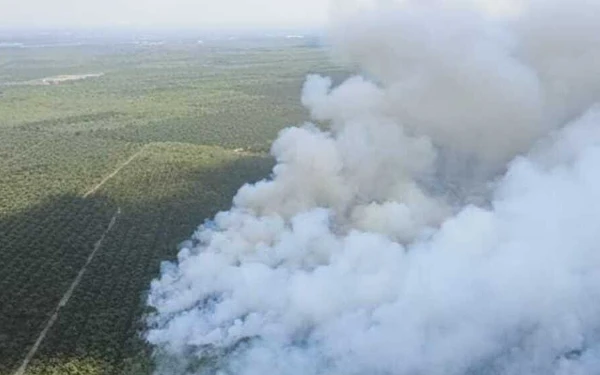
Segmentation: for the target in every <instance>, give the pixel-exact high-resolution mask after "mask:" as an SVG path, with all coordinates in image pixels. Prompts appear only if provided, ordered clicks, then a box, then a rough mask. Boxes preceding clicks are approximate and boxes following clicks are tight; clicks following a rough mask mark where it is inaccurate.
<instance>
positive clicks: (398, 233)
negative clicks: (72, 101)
mask: <svg viewBox="0 0 600 375" xmlns="http://www.w3.org/2000/svg"><path fill="white" fill-rule="evenodd" d="M465 4H466V2H460V4H459V3H458V2H452V1H437V2H436V1H433V2H429V3H428V5H422V4H421V5H419V4H412V3H411V2H406V3H404V4H401V5H398V4H386V5H379V6H376V7H373V8H371V9H370V10H369V11H367V12H365V11H363V12H361V13H360V15H354V16H347V15H346V16H345V17H344V19H343V20H340V21H338V23H337V24H336V25H335V27H334V30H333V31H332V34H331V35H332V39H333V41H334V42H335V46H336V53H337V56H338V57H341V58H342V59H345V61H347V62H350V63H353V64H357V65H358V66H359V67H360V68H361V69H363V70H364V72H365V75H366V76H368V77H369V78H368V79H367V78H363V77H353V78H350V79H349V80H347V81H346V82H344V83H342V84H341V85H340V86H338V87H333V86H332V82H331V80H329V79H328V78H324V77H319V76H310V77H308V78H307V81H306V84H305V87H304V90H303V94H302V103H303V104H304V105H305V106H306V107H307V108H308V109H309V110H310V112H311V115H312V117H313V119H314V120H316V121H319V122H320V123H328V124H329V127H328V129H329V130H327V131H325V130H321V129H320V128H318V127H317V126H315V125H312V124H306V125H304V126H302V127H294V128H289V129H286V130H284V131H282V132H281V134H280V136H279V138H278V139H277V141H276V142H275V143H274V144H273V147H272V154H273V155H274V157H275V158H276V160H277V166H276V167H275V168H274V170H273V175H272V178H270V179H269V180H265V181H261V182H259V183H256V184H253V185H246V186H244V187H242V188H241V189H240V190H239V192H238V194H237V196H236V197H235V199H234V202H233V207H232V208H231V210H229V211H227V212H222V213H219V214H218V215H217V216H216V217H215V218H214V220H212V221H210V222H207V223H206V224H204V225H202V226H200V227H199V229H198V231H197V232H196V233H195V234H194V236H193V238H192V240H190V241H189V242H188V243H187V244H186V246H185V248H183V249H182V250H181V252H180V253H179V256H178V261H177V262H176V263H165V264H164V265H163V269H162V274H161V277H160V278H159V279H157V280H155V281H154V282H153V283H152V286H151V291H150V295H149V300H148V304H149V305H150V306H152V307H153V308H154V309H155V310H156V312H155V313H154V314H153V315H152V316H150V317H149V318H148V324H149V330H148V335H147V338H148V341H149V342H150V343H151V344H153V345H155V347H156V359H157V373H159V374H178V373H182V374H183V373H198V374H204V373H206V374H212V373H217V374H235V375H259V374H261V375H262V374H278V375H279V374H280V375H325V374H327V375H330V374H331V375H333V374H336V375H354V374H356V375H358V374H385V375H387V374H394V375H413V374H428V375H435V374H440V375H442V374H443V375H452V374H456V375H466V374H469V375H484V374H506V375H509V374H515V375H516V374H539V375H542V374H543V375H548V374H555V375H567V374H573V375H575V374H591V373H595V372H597V369H598V368H600V318H599V317H600V272H598V270H600V245H599V244H600V231H599V230H598V223H600V172H598V167H597V166H598V165H600V109H599V108H597V107H595V106H594V104H595V103H596V102H597V101H598V100H599V99H600V64H597V62H598V61H600V3H597V2H595V1H583V0H578V1H566V0H565V1H558V0H552V1H543V2H542V1H531V2H521V3H520V6H521V8H520V9H521V11H520V12H519V13H510V15H509V16H499V15H497V14H496V15H494V14H490V13H485V12H483V11H480V10H476V7H471V6H467V5H465ZM474 195H476V196H477V197H478V198H480V199H479V200H476V201H474V200H473V196H474ZM468 202H478V203H479V202H482V203H481V204H470V203H468Z"/></svg>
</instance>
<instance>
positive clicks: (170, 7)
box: [0, 0, 329, 28]
mask: <svg viewBox="0 0 600 375" xmlns="http://www.w3.org/2000/svg"><path fill="white" fill-rule="evenodd" d="M328 6H329V4H328V0H0V27H36V28H37V27H39V28H44V27H96V26H111V25H115V26H142V27H177V28H207V27H208V28H210V27H307V26H308V27H314V26H322V25H324V24H325V23H326V21H327V14H328Z"/></svg>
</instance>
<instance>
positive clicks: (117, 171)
mask: <svg viewBox="0 0 600 375" xmlns="http://www.w3.org/2000/svg"><path fill="white" fill-rule="evenodd" d="M147 147H148V145H144V146H143V147H142V148H141V149H139V150H138V152H136V153H135V154H133V155H131V156H130V157H129V159H127V160H126V161H125V162H123V164H121V165H119V166H118V167H117V168H116V169H115V170H114V171H112V172H111V173H110V174H109V175H107V176H106V177H104V178H103V179H102V181H100V182H99V183H98V184H96V185H95V186H94V187H93V188H91V189H90V190H88V191H87V192H86V193H85V194H83V197H84V198H87V197H89V196H90V195H92V194H94V193H95V192H96V191H98V189H100V188H101V187H102V185H104V184H105V183H106V182H107V181H108V180H110V179H111V178H113V177H115V176H116V175H117V173H119V172H120V171H121V169H123V168H125V167H126V166H128V165H129V164H130V163H131V162H132V161H134V160H135V159H136V158H137V157H138V156H140V154H141V153H142V152H143V151H144V150H145V149H146V148H147Z"/></svg>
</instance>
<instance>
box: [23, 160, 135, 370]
mask: <svg viewBox="0 0 600 375" xmlns="http://www.w3.org/2000/svg"><path fill="white" fill-rule="evenodd" d="M140 151H141V150H140ZM120 214H121V209H120V208H119V209H117V212H115V214H114V215H113V217H112V219H111V220H110V223H109V224H108V227H107V228H106V230H105V231H104V233H102V236H101V237H100V239H99V240H98V241H96V243H95V244H94V249H93V250H92V252H91V253H90V255H89V256H88V258H87V260H86V262H85V264H84V265H83V267H82V268H81V269H80V270H79V273H78V274H77V277H76V278H75V280H73V283H71V286H70V287H69V289H68V290H67V291H66V292H65V294H64V295H63V296H62V298H61V299H60V301H59V302H58V305H57V306H56V308H55V309H54V312H53V313H52V316H51V317H50V319H49V320H48V323H46V326H45V327H44V329H43V330H42V332H41V333H40V335H39V336H38V338H37V340H35V344H33V346H32V347H31V349H29V352H28V353H27V355H26V356H25V359H24V360H23V363H21V366H19V368H18V369H17V371H15V373H14V375H24V374H25V371H26V370H27V366H29V362H31V360H32V359H33V357H34V356H35V353H37V351H38V349H39V347H40V345H41V344H42V342H43V341H44V338H46V335H47V334H48V331H49V330H50V328H52V326H53V325H54V323H55V322H56V320H57V319H58V313H59V312H60V309H61V308H62V307H63V306H65V305H66V304H67V303H68V302H69V300H70V299H71V296H72V295H73V292H74V291H75V289H76V288H77V286H78V285H79V283H80V282H81V279H82V278H83V275H84V274H85V272H86V271H87V267H88V266H89V264H90V263H91V262H92V260H94V257H95V256H96V253H97V252H98V250H99V249H100V247H101V246H102V242H104V238H105V237H106V235H107V234H108V233H109V232H110V230H111V229H112V228H113V226H114V225H115V223H116V222H117V217H118V216H119V215H120Z"/></svg>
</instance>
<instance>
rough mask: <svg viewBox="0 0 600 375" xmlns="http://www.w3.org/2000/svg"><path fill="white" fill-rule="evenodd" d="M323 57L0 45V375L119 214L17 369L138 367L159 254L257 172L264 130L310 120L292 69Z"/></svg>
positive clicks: (286, 47) (314, 51)
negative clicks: (49, 81) (46, 81)
mask: <svg viewBox="0 0 600 375" xmlns="http://www.w3.org/2000/svg"><path fill="white" fill-rule="evenodd" d="M327 61H328V60H327V54H326V53H325V51H324V50H322V49H319V48H313V47H306V46H302V45H299V44H291V43H287V44H286V43H279V44H277V45H274V46H269V45H268V44H264V45H260V46H259V47H256V46H255V47H253V48H244V47H243V46H240V45H236V46H226V45H221V46H211V47H205V46H202V45H197V44H184V43H179V44H174V45H169V44H165V45H162V46H153V47H147V46H136V45H120V46H117V45H112V46H109V45H97V46H74V47H52V48H24V49H17V48H15V49H5V50H0V375H5V374H6V375H8V374H12V373H14V371H15V370H16V369H17V368H18V367H19V365H20V364H21V362H22V361H23V359H24V358H25V356H26V354H27V352H28V351H29V349H30V348H31V347H32V345H33V344H34V342H35V341H36V339H37V338H38V335H39V334H40V333H41V332H42V330H43V329H44V327H45V326H46V325H47V323H48V321H49V319H50V318H51V316H52V314H53V313H54V311H55V309H56V307H57V305H58V303H59V301H60V300H61V298H63V296H64V295H65V293H66V292H67V290H69V288H70V286H71V284H72V283H73V281H74V280H75V279H76V278H77V275H78V273H79V272H80V270H81V269H82V268H83V266H84V265H85V264H86V261H87V260H88V257H89V256H90V254H91V253H92V251H93V250H94V247H95V244H96V242H97V241H98V240H99V239H100V238H101V237H102V236H103V234H104V233H105V231H106V229H107V226H108V224H109V222H110V221H111V219H112V218H113V216H114V215H115V213H116V212H117V210H119V212H120V214H119V215H118V216H117V219H116V222H115V225H114V226H113V227H112V229H111V230H110V231H108V232H107V233H106V236H105V238H104V240H103V242H102V243H101V246H100V247H99V250H98V251H97V253H95V257H94V258H93V259H92V261H91V262H90V263H89V265H88V266H87V268H86V271H85V273H84V274H83V276H82V278H81V281H80V283H79V284H78V285H77V286H76V288H75V289H74V291H73V294H72V295H71V297H70V299H69V300H68V302H67V303H66V304H64V306H61V307H60V309H59V311H58V318H57V319H56V321H55V322H54V324H53V325H52V327H51V328H50V330H49V331H48V332H47V335H46V336H45V339H44V340H43V341H42V343H41V345H40V347H39V350H38V351H37V352H36V354H35V356H34V357H33V359H32V361H31V363H30V364H29V366H28V368H27V371H26V373H27V374H31V375H33V374H36V375H37V374H40V375H41V374H148V373H149V372H151V368H152V364H151V361H150V359H149V348H147V347H146V345H145V344H144V342H143V340H142V339H141V336H140V335H141V333H142V329H143V324H142V321H141V318H142V316H143V314H144V312H145V309H146V308H145V305H144V299H145V291H146V290H147V288H148V286H149V283H150V280H152V279H153V278H154V277H156V276H157V275H158V270H159V266H160V262H161V261H163V260H167V259H172V258H173V257H174V256H175V255H176V252H177V245H178V243H180V242H181V241H183V240H185V239H187V238H188V237H189V236H190V235H191V234H192V232H193V231H194V229H195V228H196V226H197V225H198V224H199V223H201V222H202V221H203V220H204V219H205V218H209V217H211V216H213V215H214V214H215V213H216V212H217V211H219V210H222V209H225V208H227V207H228V206H229V205H230V202H231V198H232V197H233V195H234V194H235V192H236V190H237V188H238V187H239V186H241V185H242V184H243V183H245V182H248V181H256V180H258V179H260V178H264V177H266V176H267V175H268V173H269V171H270V168H271V167H272V163H273V161H272V160H271V158H270V157H269V156H268V154H267V153H266V151H267V150H268V148H269V145H270V143H271V141H272V140H273V139H274V138H275V137H276V135H277V132H278V131H279V130H280V129H281V128H282V127H284V126H287V125H292V124H297V123H301V122H303V121H305V120H306V119H307V116H306V113H305V111H304V109H303V108H301V106H300V105H299V100H298V98H299V94H300V88H301V85H302V82H303V79H304V76H305V75H306V74H307V73H309V72H315V73H322V74H334V75H338V76H339V75H341V74H343V72H341V71H339V70H338V69H337V68H336V67H334V66H332V65H330V64H329V63H328V62H327ZM95 73H103V75H101V76H94V77H87V78H84V79H69V80H64V81H61V82H59V83H57V84H43V79H44V78H49V77H56V76H65V75H85V74H95ZM76 78H77V77H76ZM61 79H62V78H61Z"/></svg>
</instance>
